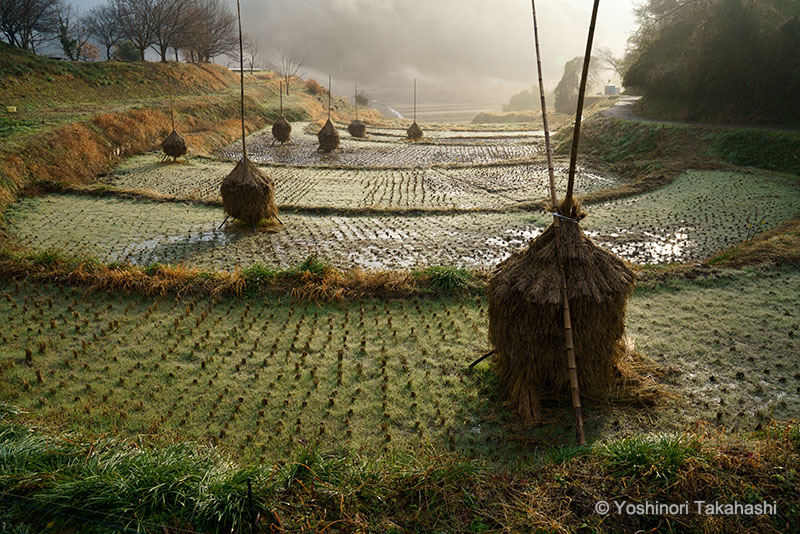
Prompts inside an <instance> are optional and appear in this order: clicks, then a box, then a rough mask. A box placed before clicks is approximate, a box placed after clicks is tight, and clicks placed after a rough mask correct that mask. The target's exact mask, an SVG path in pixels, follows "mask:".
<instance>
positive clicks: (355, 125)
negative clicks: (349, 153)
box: [347, 120, 367, 139]
mask: <svg viewBox="0 0 800 534" xmlns="http://www.w3.org/2000/svg"><path fill="white" fill-rule="evenodd" d="M347 131H348V132H350V135H351V136H352V137H358V138H361V139H363V138H365V137H367V125H366V124H364V121H360V120H354V121H353V122H351V123H350V125H349V126H348V127H347Z"/></svg>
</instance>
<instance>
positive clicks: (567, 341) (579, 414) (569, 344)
mask: <svg viewBox="0 0 800 534" xmlns="http://www.w3.org/2000/svg"><path fill="white" fill-rule="evenodd" d="M599 3H600V0H595V1H594V8H593V10H592V20H591V24H590V26H589V38H588V42H587V44H586V54H585V56H584V61H583V73H582V76H581V85H580V89H579V90H578V110H577V112H576V114H575V131H574V134H573V138H572V153H571V156H570V165H569V180H568V182H567V194H566V197H565V198H564V203H563V206H562V210H563V211H564V212H565V215H567V216H569V215H570V211H571V209H572V203H573V200H572V194H573V187H574V181H575V166H576V162H577V156H578V139H579V136H580V125H581V115H582V111H583V100H584V94H585V93H586V78H587V75H588V71H589V61H590V59H591V53H592V40H593V39H594V28H595V22H596V20H597V8H598V5H599ZM531 10H532V12H533V35H534V42H535V44H536V69H537V71H538V75H539V97H540V99H541V104H542V126H543V127H544V142H545V151H546V153H547V174H548V176H549V178H550V200H551V202H552V206H553V207H552V209H553V229H554V231H555V242H556V252H557V256H558V268H559V271H560V275H561V276H560V278H561V301H562V303H563V311H564V348H565V351H566V353H567V367H568V370H569V383H570V392H571V398H572V411H573V413H574V416H575V433H576V436H577V439H578V444H580V445H583V444H585V443H586V436H585V435H584V432H583V409H582V408H581V393H580V386H579V385H578V369H577V365H576V362H575V343H574V340H573V337H572V317H571V313H570V309H569V297H568V294H567V277H566V268H565V264H564V255H563V252H562V248H561V221H560V219H559V215H558V213H557V210H558V198H557V196H556V179H555V171H554V168H553V149H552V146H551V143H550V126H549V123H548V121H547V104H546V102H545V96H544V81H543V79H542V56H541V51H540V49H539V25H538V21H537V18H536V0H531Z"/></svg>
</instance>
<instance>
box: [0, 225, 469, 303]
mask: <svg viewBox="0 0 800 534" xmlns="http://www.w3.org/2000/svg"><path fill="white" fill-rule="evenodd" d="M248 228H249V227H248ZM248 231H249V230H248ZM0 247H2V248H0V277H4V278H12V279H13V278H26V279H30V280H41V281H47V282H53V283H60V284H66V285H75V286H80V287H86V288H88V289H90V290H110V291H124V292H126V293H136V294H140V295H145V296H152V295H164V294H166V293H171V294H177V295H201V296H211V297H214V296H224V295H241V294H242V293H245V292H247V293H251V294H252V293H256V294H262V293H263V294H267V295H287V294H290V295H292V296H293V297H295V298H296V299H298V300H308V301H344V300H357V299H361V298H365V297H371V298H405V297H411V296H415V295H436V294H448V295H450V294H452V293H453V290H444V289H442V288H440V287H439V286H437V285H436V284H435V282H432V281H431V280H430V279H429V277H425V276H415V275H414V274H412V273H410V272H407V271H365V270H363V269H359V268H356V269H350V270H346V271H342V270H338V269H333V268H326V269H325V271H324V273H322V274H317V273H312V272H307V271H298V270H295V269H288V270H285V271H275V272H274V273H273V275H272V276H271V277H269V278H267V279H257V278H249V277H248V275H247V273H246V272H242V271H241V270H239V269H238V268H237V269H236V270H235V271H233V272H227V271H214V272H206V271H202V270H200V269H197V268H195V267H190V266H187V265H184V264H178V265H155V266H153V267H149V268H142V267H139V266H132V265H121V266H117V265H110V266H109V265H104V264H100V263H98V262H97V261H95V260H91V259H76V258H67V257H63V256H61V255H60V254H57V253H56V254H50V253H42V254H35V253H29V252H28V251H26V250H24V249H22V248H21V247H20V246H19V245H17V244H15V243H14V242H11V241H9V239H8V238H6V237H3V236H1V235H0ZM484 286H485V279H484V277H482V276H481V275H476V276H474V279H473V281H472V282H471V283H470V284H468V285H467V286H466V287H464V288H463V289H460V290H458V291H462V292H465V293H467V294H481V293H482V292H483V289H484Z"/></svg>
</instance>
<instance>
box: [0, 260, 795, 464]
mask: <svg viewBox="0 0 800 534" xmlns="http://www.w3.org/2000/svg"><path fill="white" fill-rule="evenodd" d="M798 291H800V274H798V272H797V271H796V270H783V271H776V272H772V273H769V274H767V275H765V274H764V273H759V274H756V273H752V272H729V273H727V274H726V275H725V276H722V277H719V278H713V277H712V278H707V279H703V280H684V281H681V283H680V284H679V285H674V286H669V287H655V288H647V289H644V290H637V291H635V292H634V295H633V298H632V299H631V300H630V302H629V305H628V314H627V330H628V337H629V341H630V342H631V343H635V345H636V348H637V349H638V350H641V351H643V352H645V353H646V354H648V355H649V356H650V357H651V358H653V359H654V360H655V361H656V362H657V363H658V364H660V365H663V366H665V367H670V368H675V369H680V372H675V373H671V374H670V376H669V378H668V386H669V388H670V389H671V390H673V391H675V393H676V394H677V400H675V401H674V402H673V401H670V402H669V403H666V405H664V406H660V407H659V408H658V409H657V410H650V411H646V412H645V411H642V410H641V408H639V407H636V408H632V410H634V411H633V412H632V413H630V415H627V414H626V413H625V412H621V411H620V410H623V409H624V408H623V407H616V411H615V412H614V416H613V417H609V416H608V415H607V412H606V411H605V410H606V407H605V405H606V402H605V401H601V402H597V401H590V400H588V399H587V400H586V401H585V404H586V406H587V407H588V409H587V412H586V414H587V421H586V424H587V431H589V432H591V433H592V435H593V436H598V438H607V437H611V436H614V435H619V434H620V433H623V434H624V433H625V432H628V431H630V430H631V429H636V430H651V429H654V428H657V429H659V430H660V431H668V430H675V431H679V430H681V429H682V428H683V427H684V426H687V425H690V424H692V423H693V422H695V421H697V420H705V421H716V422H718V423H720V424H723V425H725V427H726V429H727V430H741V431H747V432H749V431H752V430H753V429H754V428H755V427H756V425H758V424H765V423H766V422H767V421H768V420H769V418H770V417H775V418H778V419H787V418H792V417H794V416H796V414H797V413H798V409H800V375H798V374H797V370H796V368H795V367H794V366H792V365H791V364H788V363H787V362H791V361H793V358H794V357H795V355H796V343H797V339H796V336H797V307H796V303H797V298H798V296H800V295H798ZM0 293H2V294H4V296H5V298H2V299H0V331H2V337H0V352H2V353H3V354H4V355H6V356H5V358H6V360H5V361H14V360H16V361H18V362H19V361H22V358H23V357H24V356H23V355H24V354H25V350H26V349H31V348H32V349H33V350H34V351H35V350H36V347H37V346H44V347H46V351H44V352H36V354H35V356H34V362H35V363H34V366H35V370H37V372H39V373H41V377H42V380H41V381H39V380H37V379H36V374H35V370H34V369H32V368H31V367H30V366H28V365H24V364H17V365H15V366H9V367H8V368H7V370H6V372H5V375H4V380H2V381H0V396H2V397H3V398H4V399H6V400H7V401H8V402H13V403H14V405H16V406H19V407H21V408H23V409H25V410H28V411H29V412H30V413H35V414H38V415H41V416H42V417H44V418H45V419H46V420H59V421H65V422H66V424H68V425H74V427H75V428H76V429H77V428H86V429H91V430H92V431H97V432H103V431H107V430H108V429H110V428H114V429H118V430H120V431H122V432H125V433H126V434H128V435H131V436H137V435H140V434H143V433H153V432H154V431H157V432H159V433H162V434H164V435H166V436H170V437H171V436H181V437H182V438H183V439H190V440H201V441H213V442H215V443H217V444H218V445H219V446H221V447H222V448H224V449H226V450H229V451H231V452H235V453H237V455H241V456H244V457H253V458H258V457H262V461H269V462H274V461H277V460H279V459H281V458H285V457H286V456H287V455H289V454H290V453H291V451H292V449H293V447H296V446H297V445H298V443H304V442H308V441H309V440H312V441H313V440H314V439H315V437H318V436H321V438H320V439H319V447H320V449H319V450H320V452H323V453H324V452H336V451H341V450H347V451H352V452H360V453H364V452H365V451H373V450H380V449H382V448H383V447H385V446H387V444H391V445H392V446H395V447H404V446H410V447H414V446H418V444H419V443H432V444H438V445H440V446H443V447H448V448H452V450H458V451H459V452H460V453H461V454H463V455H466V456H469V457H475V458H482V459H485V458H494V459H498V460H510V461H513V459H514V458H519V457H521V456H520V455H524V454H530V452H531V448H532V447H535V446H542V444H543V443H545V444H546V443H550V442H559V441H563V440H564V439H567V438H568V437H569V436H570V435H571V434H572V429H571V426H570V418H569V415H568V414H566V416H565V417H563V418H562V419H563V420H562V421H561V422H560V423H558V422H557V423H554V424H547V425H541V426H536V427H534V428H533V429H525V430H518V429H516V426H512V425H509V424H508V423H507V418H505V417H502V416H498V413H497V406H496V400H495V399H494V398H493V393H492V388H489V387H487V381H489V380H490V379H491V373H492V371H491V368H490V367H489V366H488V365H486V364H482V365H481V366H479V367H478V368H476V369H475V371H474V372H468V371H467V368H466V366H467V364H468V363H469V362H470V361H471V360H472V359H473V358H474V357H477V356H478V355H479V354H481V353H482V352H483V351H485V350H486V348H485V347H486V343H487V341H486V338H487V333H486V329H487V318H486V309H487V303H486V300H485V299H483V298H482V297H476V298H461V297H458V298H422V299H397V300H380V299H364V300H362V301H354V302H343V303H336V304H333V303H328V304H318V303H310V302H305V303H297V302H294V301H293V300H292V299H290V298H288V297H285V298H276V299H269V300H268V301H267V302H265V301H264V299H261V298H226V299H222V300H219V301H217V300H215V299H194V300H192V298H191V297H185V298H169V297H164V298H149V297H148V298H145V297H140V296H138V295H125V294H123V293H117V294H114V293H109V292H96V293H91V294H89V295H87V294H86V293H84V291H83V290H82V289H80V288H71V287H68V286H63V285H57V284H49V283H42V282H39V281H33V280H24V279H23V280H18V281H13V280H2V281H0ZM732 300H735V301H736V302H737V305H736V306H731V305H730V303H731V301H732ZM676 329H679V330H680V332H681V335H680V336H676V335H675V332H676ZM348 334H349V335H348ZM698 339H703V340H705V343H704V345H703V349H702V350H698V348H697V344H696V340H698ZM160 355H162V356H161V357H159V356H160ZM21 384H25V385H26V387H21V386H20V385H21ZM55 385H58V387H54V386H55ZM754 400H755V404H754ZM744 406H755V408H753V409H749V408H743V407H744ZM645 414H647V417H645V416H644V415H645ZM637 415H638V417H637ZM620 421H622V422H623V423H622V425H620ZM509 437H512V438H513V439H509ZM523 457H524V456H523Z"/></svg>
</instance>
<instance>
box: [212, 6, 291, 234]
mask: <svg viewBox="0 0 800 534" xmlns="http://www.w3.org/2000/svg"><path fill="white" fill-rule="evenodd" d="M236 11H237V15H238V19H239V67H240V69H241V70H240V73H239V81H240V84H241V87H240V89H241V94H240V101H239V102H240V106H241V124H242V159H240V160H239V163H237V164H236V166H235V167H234V168H233V170H232V171H231V173H230V174H229V175H228V176H226V177H225V178H224V179H223V180H222V185H221V186H220V194H221V195H222V207H223V209H224V210H225V215H226V216H227V217H233V218H234V219H238V220H240V221H243V222H246V223H248V224H250V225H252V226H253V229H254V230H255V227H256V224H258V223H259V222H261V221H262V220H264V219H272V218H274V219H277V220H278V221H280V219H278V208H277V206H276V205H275V184H274V182H273V181H272V178H270V177H268V176H267V175H266V174H264V171H262V170H261V169H259V168H258V167H256V166H255V165H253V162H251V161H250V159H249V158H248V157H247V145H246V142H245V139H246V135H245V133H246V132H245V127H244V60H243V59H242V58H243V57H244V53H243V51H242V12H241V7H240V5H239V0H236ZM227 217H226V219H225V220H226V221H227ZM223 224H225V222H224V221H223Z"/></svg>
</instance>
